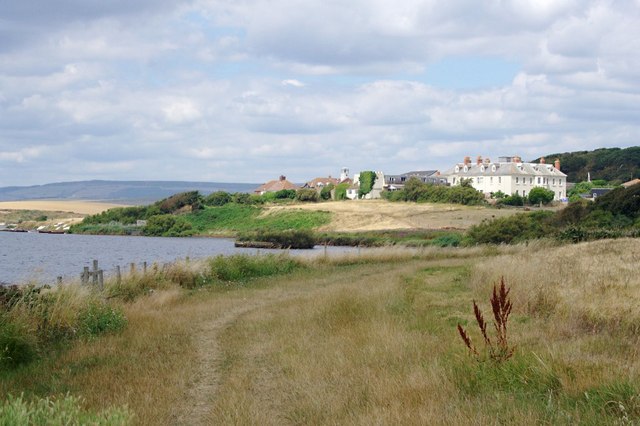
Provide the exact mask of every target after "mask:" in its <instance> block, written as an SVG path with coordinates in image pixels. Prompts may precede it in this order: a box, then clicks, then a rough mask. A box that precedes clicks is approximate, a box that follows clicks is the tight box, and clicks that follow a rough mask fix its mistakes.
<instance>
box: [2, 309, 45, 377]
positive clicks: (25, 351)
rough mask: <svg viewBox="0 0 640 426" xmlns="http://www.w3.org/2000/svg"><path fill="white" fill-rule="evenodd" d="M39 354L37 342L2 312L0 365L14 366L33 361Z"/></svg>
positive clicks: (3, 366) (5, 366)
mask: <svg viewBox="0 0 640 426" xmlns="http://www.w3.org/2000/svg"><path fill="white" fill-rule="evenodd" d="M36 354H37V342H36V340H35V338H34V337H33V336H32V335H29V333H28V332H27V331H26V330H24V329H23V328H21V327H20V326H18V325H16V324H13V323H11V322H9V320H8V319H7V318H5V316H4V315H1V314H0V367H2V368H13V367H16V366H18V365H20V364H26V363H28V362H31V361H32V360H33V359H34V358H35V357H36Z"/></svg>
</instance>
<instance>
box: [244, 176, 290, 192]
mask: <svg viewBox="0 0 640 426" xmlns="http://www.w3.org/2000/svg"><path fill="white" fill-rule="evenodd" d="M283 189H293V190H294V191H295V190H297V189H299V188H298V187H297V186H296V185H294V184H292V183H291V182H289V181H288V180H287V179H283V178H282V177H281V178H280V179H276V180H271V181H269V182H267V183H265V184H264V185H260V186H259V187H258V188H256V189H255V191H254V192H255V193H258V194H260V193H263V192H278V191H281V190H283Z"/></svg>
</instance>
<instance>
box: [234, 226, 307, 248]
mask: <svg viewBox="0 0 640 426" xmlns="http://www.w3.org/2000/svg"><path fill="white" fill-rule="evenodd" d="M238 241H244V242H250V241H255V242H261V243H270V244H273V248H292V249H312V248H313V247H314V246H315V245H316V238H315V236H314V235H313V233H312V232H311V231H308V230H302V231H295V230H288V231H265V230H259V231H258V232H255V233H247V234H243V235H240V236H239V237H238Z"/></svg>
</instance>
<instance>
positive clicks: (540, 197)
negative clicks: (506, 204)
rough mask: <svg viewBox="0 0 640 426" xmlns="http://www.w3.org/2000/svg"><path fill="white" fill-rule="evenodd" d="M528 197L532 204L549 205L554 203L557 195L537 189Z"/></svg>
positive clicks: (544, 189) (547, 190)
mask: <svg viewBox="0 0 640 426" xmlns="http://www.w3.org/2000/svg"><path fill="white" fill-rule="evenodd" d="M528 197H529V203H531V204H540V203H542V204H549V203H550V202H552V201H553V199H554V197H555V194H554V192H553V191H551V190H550V189H546V188H541V187H536V188H533V189H532V190H531V191H529V196H528Z"/></svg>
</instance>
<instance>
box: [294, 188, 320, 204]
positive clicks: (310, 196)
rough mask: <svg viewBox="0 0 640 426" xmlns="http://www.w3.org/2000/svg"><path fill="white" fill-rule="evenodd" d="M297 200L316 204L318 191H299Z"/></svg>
mask: <svg viewBox="0 0 640 426" xmlns="http://www.w3.org/2000/svg"><path fill="white" fill-rule="evenodd" d="M296 200H297V201H310V202H313V203H315V202H317V201H318V191H316V190H315V189H298V190H297V191H296Z"/></svg>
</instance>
